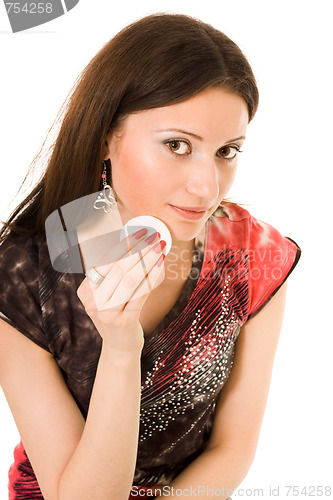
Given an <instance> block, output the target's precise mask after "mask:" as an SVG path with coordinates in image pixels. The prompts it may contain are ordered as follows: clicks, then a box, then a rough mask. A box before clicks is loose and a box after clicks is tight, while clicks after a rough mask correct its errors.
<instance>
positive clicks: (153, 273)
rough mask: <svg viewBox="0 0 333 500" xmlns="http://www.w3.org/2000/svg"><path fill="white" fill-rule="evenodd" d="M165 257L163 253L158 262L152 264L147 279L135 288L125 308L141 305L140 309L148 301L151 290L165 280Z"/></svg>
mask: <svg viewBox="0 0 333 500" xmlns="http://www.w3.org/2000/svg"><path fill="white" fill-rule="evenodd" d="M164 258H165V255H164V254H163V253H162V254H161V255H160V257H159V259H158V260H157V261H156V263H155V264H154V265H153V266H152V268H151V269H150V271H149V273H148V274H147V276H146V277H145V279H144V280H143V281H142V282H141V283H140V285H139V286H138V287H137V288H136V289H135V291H134V293H133V295H132V297H131V298H130V300H129V301H128V303H127V304H126V307H125V310H129V309H132V310H133V309H134V310H135V308H136V307H137V306H138V304H139V305H140V310H141V308H142V307H143V305H144V303H145V302H146V300H147V298H148V296H149V294H150V292H151V291H152V290H153V289H155V288H157V287H158V286H159V285H160V284H161V283H162V282H163V281H164V277H165V272H164Z"/></svg>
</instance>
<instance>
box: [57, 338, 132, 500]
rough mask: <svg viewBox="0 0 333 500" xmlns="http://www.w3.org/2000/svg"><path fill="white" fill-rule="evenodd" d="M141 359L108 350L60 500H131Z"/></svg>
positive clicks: (102, 360) (60, 486)
mask: <svg viewBox="0 0 333 500" xmlns="http://www.w3.org/2000/svg"><path fill="white" fill-rule="evenodd" d="M140 354H141V352H139V351H133V352H129V353H126V354H121V355H120V354H119V353H118V354H115V353H114V352H112V350H111V349H108V348H107V347H105V346H104V345H103V348H102V352H101V356H100V360H99V364H98V368H97V373H96V379H95V383H94V387H93V392H92V396H91V400H90V405H89V411H88V415H87V420H86V423H85V427H84V430H83V433H82V437H81V439H80V442H79V444H78V446H77V448H76V450H75V452H74V454H73V456H72V457H71V460H70V461H69V463H68V464H67V466H66V468H65V470H64V472H63V474H62V476H61V480H60V484H59V495H58V498H59V500H73V499H74V498H80V500H85V499H89V500H90V499H91V498H98V499H99V500H103V499H107V500H110V498H112V499H114V500H123V499H127V498H128V495H129V491H130V488H131V485H132V481H133V475H134V470H135V463H136V457H137V445H138V433H139V415H140V380H141V377H140Z"/></svg>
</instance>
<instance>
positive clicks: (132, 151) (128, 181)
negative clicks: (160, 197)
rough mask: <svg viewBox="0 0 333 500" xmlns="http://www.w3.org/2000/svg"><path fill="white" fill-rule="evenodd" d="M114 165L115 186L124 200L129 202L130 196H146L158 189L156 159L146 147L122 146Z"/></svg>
mask: <svg viewBox="0 0 333 500" xmlns="http://www.w3.org/2000/svg"><path fill="white" fill-rule="evenodd" d="M124 146H126V145H124ZM111 162H112V160H111ZM112 166H113V170H112V180H113V184H114V188H115V190H116V192H117V193H118V195H119V196H120V198H124V200H123V201H126V202H127V201H128V197H131V198H133V199H139V198H141V199H143V198H146V197H147V196H148V194H149V193H152V192H154V191H156V190H157V189H158V186H159V182H158V180H159V175H158V170H157V168H156V161H155V159H154V157H153V155H151V154H150V153H149V152H147V151H145V149H144V148H140V146H137V145H135V144H134V145H132V147H123V148H121V149H120V151H119V152H118V154H117V155H115V157H114V161H113V163H112ZM125 198H126V200H125Z"/></svg>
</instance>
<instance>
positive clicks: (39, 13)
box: [4, 0, 79, 33]
mask: <svg viewBox="0 0 333 500" xmlns="http://www.w3.org/2000/svg"><path fill="white" fill-rule="evenodd" d="M78 3H79V0H65V6H66V9H67V10H71V9H72V8H73V7H75V5H77V4H78ZM4 4H5V7H6V11H7V14H8V18H9V22H10V25H11V27H12V30H13V33H16V32H18V31H23V30H26V29H29V28H33V27H34V26H39V25H40V24H44V23H47V22H49V21H52V20H53V19H56V18H57V17H59V16H62V15H63V14H64V13H65V10H64V7H63V4H62V2H61V0H48V1H45V2H27V1H25V0H21V1H19V2H7V1H6V0H4Z"/></svg>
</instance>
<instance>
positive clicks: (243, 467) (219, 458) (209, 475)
mask: <svg viewBox="0 0 333 500" xmlns="http://www.w3.org/2000/svg"><path fill="white" fill-rule="evenodd" d="M251 463H252V459H251V458H250V456H247V455H246V454H244V453H239V452H237V451H236V450H234V449H222V447H216V448H212V449H210V450H207V451H204V452H203V453H202V454H201V455H200V456H199V457H198V458H197V459H196V460H194V461H193V462H192V463H191V464H190V465H189V466H188V467H186V469H184V470H183V471H182V472H181V473H180V474H179V475H178V476H177V477H176V478H175V479H174V480H173V481H172V482H171V484H170V485H169V487H168V491H165V492H164V494H161V495H160V496H157V498H159V499H162V498H170V497H171V498H172V496H174V497H175V498H188V497H191V496H193V497H195V498H206V499H207V497H210V498H211V497H215V496H216V497H218V498H219V499H220V500H223V499H227V498H229V497H230V496H231V495H232V493H233V491H234V490H235V489H236V488H237V487H238V486H239V484H240V483H241V482H242V481H243V479H244V478H245V476H246V474H247V473H248V470H249V468H250V466H251ZM162 493H163V491H162Z"/></svg>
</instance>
